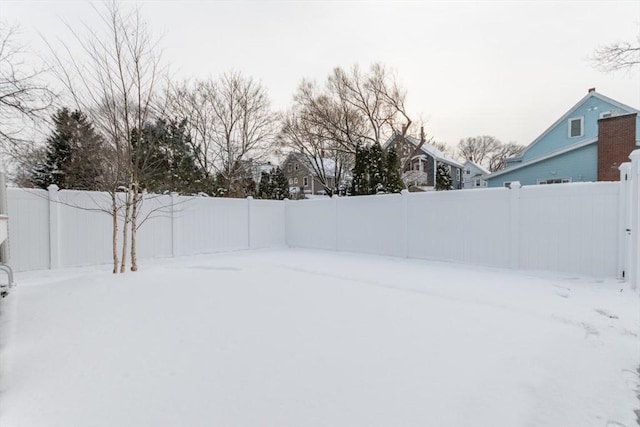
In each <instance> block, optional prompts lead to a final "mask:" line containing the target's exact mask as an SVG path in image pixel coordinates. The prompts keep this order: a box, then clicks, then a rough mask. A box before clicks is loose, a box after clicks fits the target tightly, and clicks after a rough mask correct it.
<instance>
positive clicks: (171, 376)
mask: <svg viewBox="0 0 640 427" xmlns="http://www.w3.org/2000/svg"><path fill="white" fill-rule="evenodd" d="M17 282H18V284H19V286H18V287H17V288H15V289H14V290H13V291H12V293H11V295H10V296H9V297H8V298H7V299H6V300H4V301H2V302H1V303H0V304H2V305H1V306H0V340H1V344H0V362H1V365H0V425H1V426H3V427H22V426H30V427H31V426H63V427H73V426H79V427H85V426H119V427H123V426H136V427H137V426H154V427H157V426H252V427H253V426H367V427H368V426H439V427H444V426H492V427H499V426H504V427H518V426H558V427H571V426H577V427H588V426H598V427H606V426H626V427H631V426H634V425H636V414H635V413H634V411H636V410H638V409H639V408H640V401H639V400H638V397H637V390H638V372H637V369H638V367H639V365H640V344H639V338H638V337H639V333H640V331H639V325H640V310H639V309H640V305H639V299H638V296H637V295H636V294H634V293H633V292H632V291H631V290H630V289H628V288H627V286H626V285H625V284H621V283H618V282H617V281H615V280H606V281H597V280H593V279H585V278H578V277H569V276H560V275H549V274H526V273H524V274H523V273H521V272H513V271H505V270H497V269H488V268H481V267H471V266H463V265H458V264H448V263H438V262H426V261H418V260H405V259H394V258H385V257H375V256H366V255H355V254H342V253H331V252H323V251H306V250H265V251H251V252H236V253H226V254H216V255H207V256H198V257H192V258H183V259H179V260H166V261H159V260H154V261H153V262H151V263H149V262H147V263H143V265H142V269H141V271H140V272H138V273H135V274H126V275H116V276H114V275H111V274H110V273H109V271H108V268H104V267H102V268H84V269H69V270H58V271H43V272H37V273H24V274H21V275H18V276H17Z"/></svg>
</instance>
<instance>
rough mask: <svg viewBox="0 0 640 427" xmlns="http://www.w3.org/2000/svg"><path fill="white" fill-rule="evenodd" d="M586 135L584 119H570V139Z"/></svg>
mask: <svg viewBox="0 0 640 427" xmlns="http://www.w3.org/2000/svg"><path fill="white" fill-rule="evenodd" d="M583 134H584V118H583V117H578V118H575V119H569V138H576V137H579V136H582V135H583Z"/></svg>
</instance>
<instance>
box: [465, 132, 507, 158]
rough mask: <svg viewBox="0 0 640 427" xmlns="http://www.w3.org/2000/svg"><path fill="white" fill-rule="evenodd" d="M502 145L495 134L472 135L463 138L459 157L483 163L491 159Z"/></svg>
mask: <svg viewBox="0 0 640 427" xmlns="http://www.w3.org/2000/svg"><path fill="white" fill-rule="evenodd" d="M501 145H502V143H501V142H500V141H498V140H497V139H496V138H495V137H493V136H489V135H482V136H472V137H468V138H465V139H461V140H460V142H459V143H458V147H457V150H458V155H459V157H461V158H463V159H465V160H471V161H472V162H474V163H477V164H479V165H483V164H485V163H487V162H488V161H489V159H490V158H491V157H492V156H493V154H494V153H495V152H496V150H498V148H499V147H500V146H501Z"/></svg>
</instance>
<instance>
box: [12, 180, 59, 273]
mask: <svg viewBox="0 0 640 427" xmlns="http://www.w3.org/2000/svg"><path fill="white" fill-rule="evenodd" d="M7 205H8V212H9V264H10V265H11V266H12V267H13V269H14V270H15V271H29V270H42V269H46V268H49V197H48V194H47V191H46V190H31V189H29V190H26V189H21V188H7Z"/></svg>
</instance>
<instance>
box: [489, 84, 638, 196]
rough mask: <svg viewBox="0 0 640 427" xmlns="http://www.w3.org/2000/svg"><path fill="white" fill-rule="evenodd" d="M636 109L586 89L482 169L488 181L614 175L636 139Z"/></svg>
mask: <svg viewBox="0 0 640 427" xmlns="http://www.w3.org/2000/svg"><path fill="white" fill-rule="evenodd" d="M638 112H639V111H638V110H636V109H635V108H632V107H629V106H628V105H624V104H621V103H620V102H617V101H615V100H613V99H611V98H608V97H606V96H604V95H601V94H599V93H597V92H596V90H595V89H589V92H588V93H587V95H586V96H585V97H584V98H582V99H581V100H580V101H579V102H578V103H577V104H576V105H574V106H573V107H572V108H571V109H569V111H567V112H566V114H564V115H563V116H562V117H560V118H559V119H558V120H557V121H556V122H555V123H554V124H552V125H551V126H550V127H549V128H548V129H547V130H546V131H544V132H543V133H542V135H540V136H539V137H538V138H536V139H535V140H534V141H533V142H532V143H531V144H529V146H527V147H526V148H525V149H524V150H523V151H522V152H521V153H520V154H519V155H517V156H514V157H511V158H509V159H506V160H505V163H506V167H505V168H504V169H502V170H500V171H497V172H494V173H492V174H490V175H487V176H486V177H485V179H486V180H487V181H488V185H489V187H500V186H507V185H509V184H510V183H511V182H512V181H520V183H521V184H523V185H535V184H561V183H568V182H584V181H617V180H619V177H620V174H619V171H618V166H619V165H620V164H621V163H623V162H626V161H628V156H629V154H630V153H631V151H633V150H634V149H636V148H640V147H638V146H639V145H640V118H639V117H638Z"/></svg>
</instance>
